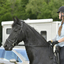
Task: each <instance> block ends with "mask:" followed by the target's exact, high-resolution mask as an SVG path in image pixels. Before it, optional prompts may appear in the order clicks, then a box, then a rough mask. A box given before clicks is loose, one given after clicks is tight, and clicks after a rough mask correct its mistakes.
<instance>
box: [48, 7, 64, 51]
mask: <svg viewBox="0 0 64 64" xmlns="http://www.w3.org/2000/svg"><path fill="white" fill-rule="evenodd" d="M57 13H59V19H61V20H62V21H61V23H60V24H59V28H58V32H57V35H56V37H55V38H54V39H52V40H51V41H48V43H50V44H51V43H52V46H54V45H55V44H56V47H57V48H58V49H57V51H60V48H59V47H63V46H64V6H61V7H60V8H59V9H58V12H57Z"/></svg>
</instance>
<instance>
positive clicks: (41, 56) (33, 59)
mask: <svg viewBox="0 0 64 64" xmlns="http://www.w3.org/2000/svg"><path fill="white" fill-rule="evenodd" d="M13 19H14V23H13V24H12V31H11V34H10V35H9V37H8V39H7V40H6V42H5V44H4V48H5V50H12V48H13V47H14V46H16V45H18V43H19V42H21V41H24V44H25V48H26V52H27V55H28V58H29V60H30V64H54V63H55V61H54V54H53V52H52V49H51V48H50V46H49V44H48V43H47V41H46V40H45V39H44V38H43V37H42V36H41V35H40V34H39V33H38V32H37V31H36V30H35V29H34V28H32V27H31V26H29V25H28V24H26V23H25V22H23V21H20V20H19V19H18V18H13ZM63 58H64V57H61V59H62V62H63V61H64V60H63ZM61 64H64V63H61Z"/></svg>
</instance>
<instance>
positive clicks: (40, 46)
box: [18, 44, 49, 47]
mask: <svg viewBox="0 0 64 64" xmlns="http://www.w3.org/2000/svg"><path fill="white" fill-rule="evenodd" d="M18 46H28V47H49V46H42V45H25V44H20V45H18Z"/></svg>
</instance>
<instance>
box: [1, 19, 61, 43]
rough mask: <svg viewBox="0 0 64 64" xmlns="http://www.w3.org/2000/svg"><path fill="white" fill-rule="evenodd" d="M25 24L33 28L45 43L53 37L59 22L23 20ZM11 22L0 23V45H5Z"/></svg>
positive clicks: (51, 20)
mask: <svg viewBox="0 0 64 64" xmlns="http://www.w3.org/2000/svg"><path fill="white" fill-rule="evenodd" d="M24 22H26V23H27V24H29V25H30V26H32V27H34V28H35V29H36V30H37V31H38V32H39V33H40V34H41V35H42V36H43V37H44V38H45V39H46V40H47V41H48V40H51V39H53V38H54V37H55V35H56V33H57V29H58V25H59V23H60V22H58V21H56V22H53V19H36V20H24ZM12 23H13V21H2V23H1V25H2V44H4V43H5V41H6V39H7V37H8V36H9V34H10V32H11V25H12Z"/></svg>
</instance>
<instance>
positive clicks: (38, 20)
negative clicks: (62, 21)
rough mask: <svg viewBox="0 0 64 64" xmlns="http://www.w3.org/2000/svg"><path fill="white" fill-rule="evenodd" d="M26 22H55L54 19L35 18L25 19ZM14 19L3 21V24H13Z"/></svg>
mask: <svg viewBox="0 0 64 64" xmlns="http://www.w3.org/2000/svg"><path fill="white" fill-rule="evenodd" d="M24 22H26V23H42V22H47V23H48V22H53V19H33V20H24ZM12 23H13V21H2V23H1V25H2V26H3V25H7V24H12Z"/></svg>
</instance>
